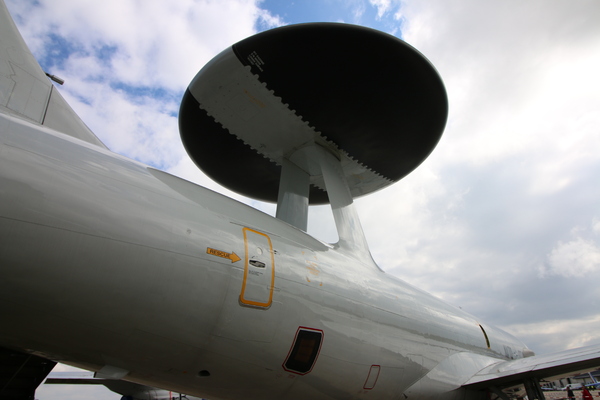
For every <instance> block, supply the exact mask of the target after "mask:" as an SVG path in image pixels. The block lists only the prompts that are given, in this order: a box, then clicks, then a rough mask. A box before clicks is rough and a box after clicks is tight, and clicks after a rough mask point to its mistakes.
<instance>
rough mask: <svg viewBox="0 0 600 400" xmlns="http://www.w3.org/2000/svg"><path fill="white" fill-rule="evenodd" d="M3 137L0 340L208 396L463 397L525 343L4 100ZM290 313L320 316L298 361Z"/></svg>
mask: <svg viewBox="0 0 600 400" xmlns="http://www.w3.org/2000/svg"><path fill="white" fill-rule="evenodd" d="M0 140H1V143H0V146H1V147H0V243H1V247H0V266H1V267H0V268H1V279H0V321H2V328H1V329H0V345H1V346H5V347H13V348H18V349H22V350H24V351H28V352H34V353H36V354H39V355H42V356H45V357H49V358H52V359H54V360H58V361H61V362H64V363H67V364H71V365H75V366H79V367H83V368H87V369H90V370H101V369H102V368H105V367H106V366H109V367H111V368H113V367H114V368H116V369H118V370H122V371H126V372H127V375H126V376H125V379H129V380H132V381H136V382H140V383H144V384H148V385H152V386H158V387H163V388H166V389H172V390H176V391H180V392H183V393H189V394H193V395H198V396H203V397H207V398H211V399H219V398H223V399H242V398H243V399H282V398H285V399H300V398H302V399H306V398H311V399H351V398H352V399H354V398H356V399H359V398H369V397H371V398H378V399H387V398H389V399H397V398H401V396H402V394H403V393H404V394H405V395H407V396H408V398H410V399H415V398H445V397H444V396H446V398H455V396H458V398H463V396H465V393H463V391H459V392H457V391H453V390H454V389H456V388H458V387H459V386H460V384H461V383H462V382H464V381H465V380H466V379H467V378H468V377H470V376H471V375H472V374H473V373H475V372H476V371H478V370H479V369H481V368H482V367H483V366H485V365H488V364H491V363H493V362H497V361H499V360H500V359H507V358H518V357H522V356H523V351H524V349H525V346H524V345H523V344H522V343H520V342H519V341H517V340H516V339H515V338H513V337H512V336H510V335H508V334H506V333H505V332H503V331H501V330H498V329H495V328H493V327H491V326H488V325H483V324H482V325H479V324H480V321H477V320H476V319H475V318H474V317H472V316H470V315H468V314H466V313H464V312H462V311H461V310H459V309H457V308H454V307H452V306H449V305H447V304H445V303H444V302H442V301H440V300H438V299H436V298H434V297H432V296H430V295H428V294H427V293H424V292H422V291H420V290H418V289H416V288H414V287H412V286H410V285H408V284H407V283H405V282H403V281H401V280H398V279H396V278H394V277H392V276H390V275H388V274H386V273H384V272H382V271H381V270H379V269H378V268H377V267H376V265H375V264H374V263H373V262H372V261H371V260H370V259H365V258H362V259H361V258H358V257H356V256H355V255H354V254H353V253H352V252H351V251H347V250H342V249H339V248H336V246H332V245H328V244H324V243H322V242H320V241H318V240H316V239H314V238H312V237H311V236H309V235H308V234H306V233H305V232H303V231H301V230H299V229H296V228H294V227H292V226H290V225H288V224H286V223H284V222H282V221H280V220H278V219H276V218H273V217H271V216H269V215H266V214H264V213H262V212H259V211H256V210H254V209H252V208H250V207H248V206H246V205H243V204H241V203H239V202H236V201H234V200H232V199H229V198H226V197H224V196H222V195H220V194H217V193H215V192H212V191H210V190H207V189H205V188H202V187H199V186H197V185H194V184H191V183H189V182H186V181H184V180H181V179H179V178H177V177H174V176H172V175H169V174H166V173H164V172H160V171H158V170H155V169H153V168H150V167H147V166H145V165H142V164H140V163H138V162H135V161H131V160H128V159H126V158H124V157H122V156H119V155H115V154H114V153H111V152H109V151H107V150H104V149H101V148H99V147H97V146H94V145H90V144H87V143H85V142H82V141H79V140H77V139H74V138H71V137H68V136H65V135H62V134H60V133H57V132H54V131H52V130H49V129H47V128H44V127H41V126H39V125H34V124H30V123H29V122H26V121H24V120H21V119H18V118H13V117H11V116H7V115H5V114H0ZM211 249H212V250H211ZM233 253H235V254H236V255H238V256H239V257H240V260H239V261H236V262H232V261H233V260H232V259H230V258H226V257H225V256H226V255H227V254H233ZM224 255H225V256H224ZM273 277H274V279H273V280H271V279H272V278H273ZM271 282H273V284H271ZM300 327H305V328H308V329H312V330H315V331H319V332H322V343H321V348H320V352H319V354H318V357H317V359H316V362H315V363H314V366H313V367H312V369H311V370H310V371H309V372H307V373H305V374H298V373H294V372H290V371H288V370H286V368H284V365H283V364H284V362H285V361H286V357H287V356H288V354H289V353H290V350H291V347H292V343H293V341H294V338H295V335H296V333H297V331H298V329H299V328H300ZM484 329H485V333H487V337H488V340H489V346H488V342H486V337H485V335H484ZM374 366H375V369H374ZM376 372H377V373H378V376H377V379H376V380H374V379H373V376H371V377H369V374H375V373H376ZM461 379H462V381H461Z"/></svg>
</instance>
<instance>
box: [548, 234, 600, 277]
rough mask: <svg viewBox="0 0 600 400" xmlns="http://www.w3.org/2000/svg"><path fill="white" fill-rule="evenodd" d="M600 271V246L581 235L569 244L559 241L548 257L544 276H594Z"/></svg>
mask: <svg viewBox="0 0 600 400" xmlns="http://www.w3.org/2000/svg"><path fill="white" fill-rule="evenodd" d="M598 271H600V246H599V245H598V244H597V243H595V242H594V241H593V240H592V239H585V238H583V237H581V236H579V235H577V236H576V237H575V238H573V239H572V240H570V241H568V242H562V241H559V242H558V243H557V245H556V246H555V247H554V248H553V249H552V251H551V252H550V254H549V255H548V265H547V268H546V269H544V270H542V273H543V274H550V275H559V276H564V277H567V278H569V277H585V276H588V277H589V276H594V274H595V273H597V272H598Z"/></svg>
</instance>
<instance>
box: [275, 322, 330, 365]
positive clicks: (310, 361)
mask: <svg viewBox="0 0 600 400" xmlns="http://www.w3.org/2000/svg"><path fill="white" fill-rule="evenodd" d="M322 340H323V331H321V330H316V329H311V328H303V327H301V328H298V331H297V332H296V337H295V339H294V344H293V345H292V350H291V351H290V353H289V354H288V357H287V359H286V360H285V363H284V364H283V368H284V369H285V370H286V371H290V372H295V373H298V374H300V375H304V374H307V373H309V372H310V370H311V369H312V368H313V366H314V365H315V361H316V360H317V356H318V355H319V351H320V350H321V342H322Z"/></svg>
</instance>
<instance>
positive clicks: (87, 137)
mask: <svg viewBox="0 0 600 400" xmlns="http://www.w3.org/2000/svg"><path fill="white" fill-rule="evenodd" d="M0 112H3V113H7V114H12V115H18V116H20V117H22V118H25V119H28V120H30V121H33V122H35V123H38V124H41V125H45V126H47V127H49V128H52V129H55V130H57V131H59V132H62V133H65V134H67V135H70V136H73V137H76V138H78V139H81V140H84V141H86V142H89V143H92V144H95V145H97V146H100V147H103V148H106V146H104V144H103V143H102V142H101V141H100V139H98V138H97V137H96V135H94V133H93V132H92V131H91V130H90V129H89V128H88V127H87V126H86V125H85V123H83V121H82V120H81V118H79V116H78V115H77V114H76V113H75V111H73V109H72V108H71V107H70V106H69V105H68V104H67V102H66V101H65V99H64V98H63V97H62V96H61V95H60V93H59V92H58V90H56V89H55V88H54V85H53V84H52V83H51V82H50V80H49V79H48V77H47V76H46V74H45V73H44V71H43V70H42V68H41V67H40V65H39V64H38V62H37V61H36V59H35V58H34V57H33V54H31V51H29V48H28V47H27V44H25V41H24V40H23V38H22V37H21V34H20V33H19V31H18V29H17V27H16V25H15V23H14V21H13V19H12V18H11V16H10V14H9V12H8V9H7V8H6V5H5V4H4V0H0Z"/></svg>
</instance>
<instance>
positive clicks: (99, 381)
mask: <svg viewBox="0 0 600 400" xmlns="http://www.w3.org/2000/svg"><path fill="white" fill-rule="evenodd" d="M45 383H46V384H55V385H56V384H63V385H104V386H106V387H107V388H108V389H110V390H111V391H113V392H115V393H118V394H120V395H123V396H124V397H128V398H131V399H133V400H137V399H152V400H171V399H173V398H181V399H187V400H202V399H200V398H198V397H194V396H187V395H179V394H178V393H175V392H171V391H168V390H162V389H157V388H153V387H150V386H145V385H140V384H137V383H134V382H128V381H123V380H119V379H104V378H95V377H94V373H92V372H86V371H84V372H52V373H50V375H48V378H46V381H45Z"/></svg>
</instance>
